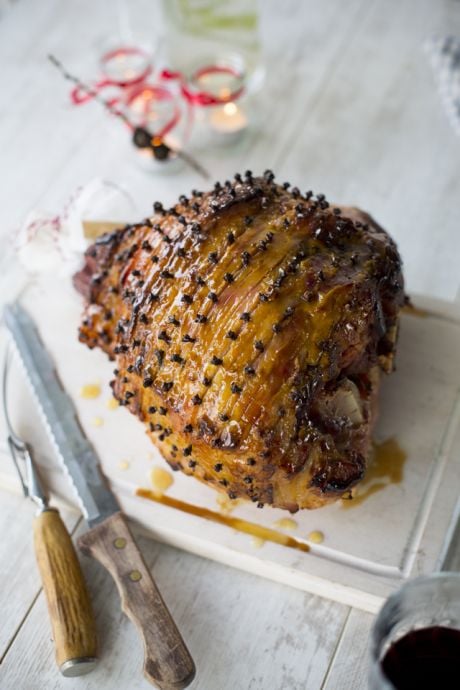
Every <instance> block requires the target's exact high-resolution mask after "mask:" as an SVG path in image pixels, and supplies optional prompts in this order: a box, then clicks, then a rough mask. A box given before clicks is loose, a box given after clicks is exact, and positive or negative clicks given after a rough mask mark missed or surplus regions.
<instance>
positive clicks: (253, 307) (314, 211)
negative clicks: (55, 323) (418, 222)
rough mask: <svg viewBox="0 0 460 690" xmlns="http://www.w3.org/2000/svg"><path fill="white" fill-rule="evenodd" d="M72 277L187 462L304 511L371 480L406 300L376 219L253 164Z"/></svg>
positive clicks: (129, 232) (163, 447)
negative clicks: (384, 381)
mask: <svg viewBox="0 0 460 690" xmlns="http://www.w3.org/2000/svg"><path fill="white" fill-rule="evenodd" d="M75 285H76V287H77V288H78V289H79V290H80V292H82V293H83V294H84V295H85V297H86V300H87V306H86V310H85V314H84V319H83V323H82V326H81V329H80V339H81V341H82V342H84V343H86V344H87V345H88V346H89V347H90V348H93V347H100V348H101V349H102V350H104V351H105V352H106V353H107V354H108V355H109V357H110V358H111V359H114V360H115V361H116V369H115V372H114V373H115V378H114V380H113V382H112V386H113V393H114V395H115V397H116V398H117V399H118V401H119V403H120V405H124V406H126V407H127V408H128V409H129V410H130V411H131V412H132V413H133V414H135V415H137V416H138V417H139V418H140V419H141V420H142V421H143V422H145V424H146V425H147V433H148V434H149V436H150V437H151V439H152V441H153V442H154V443H155V444H156V445H157V446H158V447H159V449H160V451H161V453H162V454H163V456H164V457H165V459H166V460H167V462H168V463H169V464H170V466H171V467H172V468H173V469H174V470H182V471H183V472H184V473H185V474H188V475H192V476H194V477H196V478H197V479H199V480H201V481H204V482H207V483H209V484H211V485H212V486H214V487H215V488H216V489H218V490H220V491H225V492H226V493H227V494H228V496H229V497H230V498H246V499H248V500H251V501H254V502H255V503H257V504H258V506H260V507H262V506H264V505H266V504H270V505H272V506H276V507H278V508H284V509H287V510H289V511H291V512H294V511H296V510H298V509H299V508H317V507H319V506H322V505H325V504H326V503H328V502H331V501H334V500H336V499H337V498H340V497H342V496H344V495H348V494H349V493H350V489H351V488H352V487H353V486H354V485H355V484H356V483H357V482H359V481H360V479H362V477H363V476H364V474H365V471H366V462H367V458H368V455H369V450H370V443H371V432H372V428H373V424H374V422H375V417H376V412H377V410H376V408H377V405H376V403H377V395H378V389H379V380H380V375H381V372H382V371H383V372H386V373H389V372H391V370H392V368H393V356H394V350H395V343H396V338H397V330H398V316H399V311H400V308H401V306H402V305H403V303H404V288H403V278H402V274H401V260H400V257H399V255H398V252H397V249H396V246H395V244H394V242H393V241H392V239H391V238H390V237H389V235H388V234H387V233H386V232H385V231H384V230H382V228H380V227H379V226H378V225H377V224H376V223H375V222H374V221H373V220H372V219H371V218H370V217H369V216H368V215H366V214H364V213H363V212H361V211H359V210H357V209H354V208H340V207H334V208H333V207H331V206H330V205H329V203H328V202H327V201H326V199H325V198H324V195H322V194H317V195H316V196H315V195H313V193H312V192H310V191H308V192H306V193H305V194H301V193H300V191H299V190H298V189H297V188H292V187H291V186H290V185H288V184H287V183H286V184H284V185H278V184H276V183H275V181H274V176H273V173H271V172H270V171H267V172H266V173H265V174H264V175H263V176H262V177H253V176H252V174H251V173H250V172H249V171H248V172H246V173H245V175H244V176H242V175H235V178H234V179H233V180H232V181H231V182H230V181H227V182H225V184H223V185H221V184H219V183H216V185H215V186H214V189H213V190H212V191H211V192H208V193H204V194H203V193H201V192H196V191H194V192H192V194H191V196H190V197H189V198H188V197H185V196H181V197H180V199H179V202H178V203H177V204H176V205H175V206H173V207H172V208H170V209H165V208H163V206H162V204H161V203H155V205H154V214H153V216H152V217H150V218H147V219H146V220H144V221H142V222H141V223H137V224H135V225H129V226H126V227H124V228H122V229H120V230H117V231H115V232H113V233H111V234H108V235H104V236H102V237H101V238H99V239H98V240H97V241H96V243H95V244H93V245H92V246H91V247H90V248H89V249H88V251H87V253H86V263H85V266H84V268H83V269H82V271H80V273H78V274H77V275H76V276H75Z"/></svg>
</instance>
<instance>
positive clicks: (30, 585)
mask: <svg viewBox="0 0 460 690" xmlns="http://www.w3.org/2000/svg"><path fill="white" fill-rule="evenodd" d="M2 432H3V428H2ZM35 512H36V508H35V507H34V505H33V504H32V502H31V501H30V500H27V499H26V498H24V497H23V496H19V495H14V494H10V493H6V492H5V491H2V492H1V494H0V611H1V612H2V613H1V624H0V663H1V660H2V658H3V656H4V655H5V653H6V651H7V649H8V647H9V645H10V644H11V641H12V639H13V638H14V635H15V634H16V633H17V631H18V629H19V627H20V626H21V624H22V623H23V620H24V618H25V617H26V616H27V614H28V611H29V609H30V607H31V606H32V605H33V603H34V601H35V599H36V597H37V596H38V594H39V592H40V589H41V583H40V577H39V574H38V568H37V565H36V561H35V552H34V546H33V536H32V522H33V519H34V515H35ZM61 515H62V518H63V520H64V522H65V524H66V526H67V529H69V530H72V529H73V528H74V527H75V525H76V523H77V522H78V520H79V516H78V515H77V514H76V513H75V512H71V511H66V510H62V511H61ZM0 677H1V675H0ZM0 686H1V683H0Z"/></svg>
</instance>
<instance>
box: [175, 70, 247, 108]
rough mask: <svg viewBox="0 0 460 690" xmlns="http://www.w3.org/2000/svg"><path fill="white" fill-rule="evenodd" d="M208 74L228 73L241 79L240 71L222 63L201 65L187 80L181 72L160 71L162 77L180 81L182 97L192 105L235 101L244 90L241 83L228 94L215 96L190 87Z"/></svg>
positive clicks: (220, 103)
mask: <svg viewBox="0 0 460 690" xmlns="http://www.w3.org/2000/svg"><path fill="white" fill-rule="evenodd" d="M208 74H229V75H230V76H232V77H236V78H239V79H242V75H241V74H240V72H237V71H236V70H235V69H233V68H232V67H225V66H223V65H209V66H207V67H201V68H200V69H198V70H197V71H196V72H194V73H193V75H192V77H191V79H190V81H189V82H187V81H186V80H185V78H184V75H183V74H182V73H181V72H171V71H170V70H167V69H164V70H163V71H162V72H161V78H162V79H177V80H178V81H179V82H180V89H181V93H182V95H183V96H184V98H185V99H186V100H187V101H188V102H189V103H191V104H192V105H201V106H204V107H206V106H209V105H222V104H223V103H228V102H229V101H236V100H237V99H238V98H240V96H241V95H242V93H243V91H244V86H243V84H242V85H241V86H239V87H238V88H237V89H235V90H234V91H232V92H231V93H230V94H229V95H228V96H225V97H224V96H216V95H214V94H212V93H210V92H209V91H199V90H195V89H193V88H192V86H191V84H193V83H194V82H196V81H197V80H198V79H200V78H201V77H203V76H206V75H208Z"/></svg>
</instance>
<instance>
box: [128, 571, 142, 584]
mask: <svg viewBox="0 0 460 690" xmlns="http://www.w3.org/2000/svg"><path fill="white" fill-rule="evenodd" d="M141 577H142V575H141V573H140V572H139V571H138V570H131V572H130V573H129V579H130V580H132V581H133V582H139V580H140V579H141Z"/></svg>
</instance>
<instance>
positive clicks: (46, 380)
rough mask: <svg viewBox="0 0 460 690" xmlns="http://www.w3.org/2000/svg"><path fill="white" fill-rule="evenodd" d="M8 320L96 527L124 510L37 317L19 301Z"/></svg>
mask: <svg viewBox="0 0 460 690" xmlns="http://www.w3.org/2000/svg"><path fill="white" fill-rule="evenodd" d="M4 319H5V324H6V326H7V328H8V330H9V332H10V334H11V336H12V339H13V342H14V345H15V349H16V351H17V353H18V355H19V359H20V361H21V364H22V367H23V369H24V371H25V373H26V376H27V379H28V381H29V383H30V386H31V388H32V391H33V394H34V398H35V400H36V402H37V403H38V406H39V409H40V412H41V415H42V417H43V421H44V423H45V427H46V430H47V432H48V435H49V437H50V439H51V442H52V444H53V446H54V448H55V450H56V453H57V455H58V457H59V459H60V460H61V462H62V464H63V466H64V468H65V470H66V472H67V474H68V475H69V478H70V480H71V483H72V485H73V487H74V490H75V493H76V495H77V498H78V501H79V503H80V505H81V508H82V510H83V514H84V516H85V518H86V520H87V521H88V524H89V525H90V526H91V527H92V526H93V525H96V524H97V523H98V522H101V521H102V520H105V519H106V518H107V517H109V515H112V514H113V513H114V512H116V511H118V510H119V506H118V503H117V501H116V499H115V497H114V495H113V494H112V492H111V491H110V489H109V487H108V486H107V484H106V482H105V479H104V478H103V476H102V472H101V470H100V466H99V458H98V457H97V455H96V453H95V451H94V449H93V447H92V446H91V444H90V442H89V441H88V439H87V438H86V436H85V434H84V432H83V430H82V428H81V426H80V422H79V420H78V416H77V411H76V409H75V406H74V404H73V402H72V400H71V398H70V397H69V395H68V394H67V393H66V392H65V390H64V388H63V387H62V385H61V382H60V380H59V377H58V374H57V371H56V367H55V365H54V363H53V360H52V359H51V356H50V355H49V353H48V351H47V350H46V348H45V346H44V345H43V342H42V340H41V338H40V335H39V333H38V330H37V327H36V326H35V323H34V322H33V320H32V318H31V317H30V316H29V314H28V313H27V312H26V310H25V309H24V308H23V307H21V306H20V305H19V304H18V303H15V304H11V305H7V306H6V307H5V309H4Z"/></svg>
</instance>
